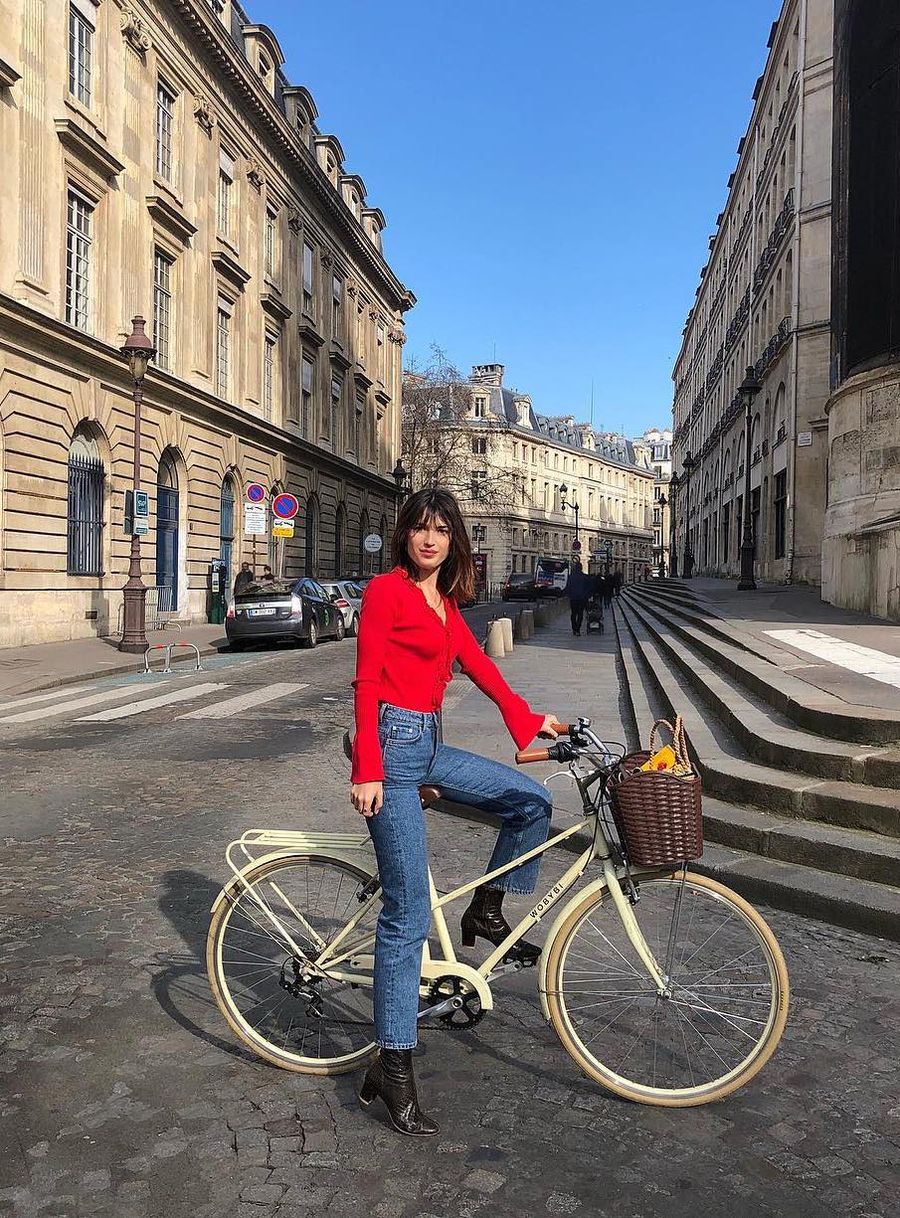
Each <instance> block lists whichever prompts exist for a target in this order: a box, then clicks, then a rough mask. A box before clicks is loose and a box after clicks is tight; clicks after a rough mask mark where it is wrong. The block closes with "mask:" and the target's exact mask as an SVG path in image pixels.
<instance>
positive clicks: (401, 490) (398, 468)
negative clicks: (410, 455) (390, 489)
mask: <svg viewBox="0 0 900 1218" xmlns="http://www.w3.org/2000/svg"><path fill="white" fill-rule="evenodd" d="M391 477H392V478H393V479H394V483H395V485H396V487H397V495H398V497H399V498H400V499H401V500H403V499H405V498H406V496H407V495H408V494H409V486H408V485H407V482H408V479H409V471H408V470H405V469H404V468H403V458H402V457H398V458H397V464H396V465H395V466H394V468H393V469H392V470H391Z"/></svg>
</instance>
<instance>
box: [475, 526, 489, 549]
mask: <svg viewBox="0 0 900 1218" xmlns="http://www.w3.org/2000/svg"><path fill="white" fill-rule="evenodd" d="M486 536H487V528H486V526H485V525H483V524H473V525H472V544H473V545H474V546H475V552H476V554H477V553H478V552H479V551H480V550H481V547H482V546H483V545H484V541H485V538H486Z"/></svg>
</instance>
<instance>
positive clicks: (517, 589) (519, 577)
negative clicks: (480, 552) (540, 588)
mask: <svg viewBox="0 0 900 1218" xmlns="http://www.w3.org/2000/svg"><path fill="white" fill-rule="evenodd" d="M500 599H501V600H504V601H533V600H534V576H533V575H529V574H528V572H527V571H513V572H512V574H510V575H508V576H507V577H506V583H505V584H504V585H503V588H502V590H501V592H500Z"/></svg>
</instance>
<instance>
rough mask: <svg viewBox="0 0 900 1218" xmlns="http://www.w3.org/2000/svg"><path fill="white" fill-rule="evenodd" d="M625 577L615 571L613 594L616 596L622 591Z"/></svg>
mask: <svg viewBox="0 0 900 1218" xmlns="http://www.w3.org/2000/svg"><path fill="white" fill-rule="evenodd" d="M622 583H623V576H622V572H621V571H614V572H613V577H612V585H613V592H614V593H615V594H616V596H618V595H619V593H620V592H621V591H622Z"/></svg>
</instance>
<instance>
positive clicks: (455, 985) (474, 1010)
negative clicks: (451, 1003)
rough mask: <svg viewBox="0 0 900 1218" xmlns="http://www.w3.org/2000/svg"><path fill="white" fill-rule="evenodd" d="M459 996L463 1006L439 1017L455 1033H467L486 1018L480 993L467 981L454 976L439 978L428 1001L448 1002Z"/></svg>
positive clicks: (429, 992) (430, 991)
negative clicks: (449, 999)
mask: <svg viewBox="0 0 900 1218" xmlns="http://www.w3.org/2000/svg"><path fill="white" fill-rule="evenodd" d="M457 995H459V997H460V998H461V999H462V1006H461V1007H459V1008H458V1009H457V1010H455V1011H446V1012H445V1013H444V1014H443V1015H439V1016H438V1019H439V1020H440V1021H441V1023H442V1024H443V1025H444V1026H445V1027H447V1028H450V1029H452V1030H453V1031H455V1032H465V1031H466V1030H467V1029H469V1028H474V1027H475V1025H476V1024H477V1023H478V1022H479V1021H480V1020H481V1019H482V1018H483V1016H484V1007H483V1006H482V1005H481V999H480V998H479V997H478V992H477V990H475V989H473V988H472V986H470V985H469V983H468V982H467V981H464V980H463V978H462V977H454V976H452V975H448V976H445V977H438V978H437V980H436V981H433V982H432V984H431V987H430V989H429V991H428V1000H429V1002H433V1003H434V1002H446V1000H447V999H448V998H455V997H456V996H457Z"/></svg>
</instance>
